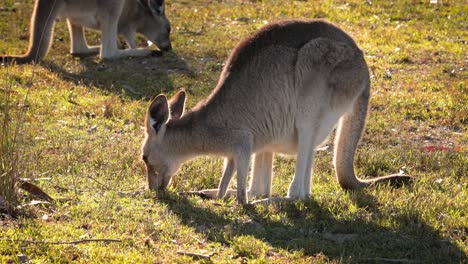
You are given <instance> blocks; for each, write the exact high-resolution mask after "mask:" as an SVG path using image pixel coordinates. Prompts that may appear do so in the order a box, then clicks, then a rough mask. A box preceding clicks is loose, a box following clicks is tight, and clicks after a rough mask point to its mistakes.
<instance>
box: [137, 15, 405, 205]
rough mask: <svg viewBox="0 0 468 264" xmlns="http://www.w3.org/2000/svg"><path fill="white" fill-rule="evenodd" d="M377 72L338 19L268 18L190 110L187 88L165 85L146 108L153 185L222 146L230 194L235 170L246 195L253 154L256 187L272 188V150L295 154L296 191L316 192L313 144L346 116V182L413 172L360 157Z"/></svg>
mask: <svg viewBox="0 0 468 264" xmlns="http://www.w3.org/2000/svg"><path fill="white" fill-rule="evenodd" d="M369 89H370V81H369V73H368V68H367V65H366V62H365V60H364V57H363V53H362V51H361V50H360V49H359V48H358V47H357V46H356V44H355V42H354V41H353V39H352V38H351V37H350V36H349V35H348V34H346V33H345V32H343V31H342V30H341V29H339V28H338V27H336V26H334V25H332V24H330V23H328V22H325V21H320V20H286V21H280V22H275V23H271V24H268V25H266V26H265V27H263V28H262V29H260V30H259V31H258V32H256V33H255V34H253V35H252V36H251V37H249V38H247V39H245V40H244V41H242V42H240V43H239V44H238V45H237V47H236V48H235V49H234V50H233V52H232V53H231V55H230V57H229V58H228V60H227V62H226V64H225V67H224V69H223V71H222V73H221V76H220V79H219V82H218V85H217V86H216V88H215V89H214V90H213V92H212V93H211V94H210V95H209V96H208V98H206V99H205V100H204V101H202V102H200V103H199V104H198V105H197V106H196V107H194V108H193V109H192V110H191V111H189V112H188V113H184V103H185V93H184V92H179V93H178V94H176V95H175V96H174V98H172V99H171V100H169V101H168V100H167V99H166V96H164V95H159V96H157V97H156V98H155V99H154V100H153V102H152V103H151V104H150V106H149V108H148V111H147V114H146V131H145V139H144V143H143V147H142V152H143V160H144V161H145V163H146V166H147V172H148V181H149V188H150V189H158V190H164V189H165V188H166V186H167V185H168V184H169V182H170V179H171V177H172V175H174V174H175V173H176V172H177V170H178V169H179V167H180V165H181V164H182V163H183V162H185V161H187V160H189V159H192V158H194V157H196V156H198V155H218V156H223V157H224V158H225V160H224V172H223V176H222V178H221V182H220V184H219V189H216V190H206V193H208V194H211V195H212V194H213V193H214V192H216V193H217V197H218V198H221V197H224V196H225V195H226V192H227V188H228V185H229V182H230V180H231V178H232V176H233V174H234V171H236V172H237V199H238V201H239V203H242V204H246V203H248V197H247V190H246V178H247V172H248V168H249V160H250V157H251V155H252V154H254V157H253V166H252V172H251V183H250V189H249V191H248V194H249V195H253V196H258V195H264V196H267V197H270V195H271V181H272V165H273V153H282V154H293V155H296V154H297V162H296V170H295V175H294V179H293V180H292V182H291V184H290V186H289V191H288V197H289V198H291V199H306V198H308V197H309V194H310V181H311V170H312V161H313V158H314V151H315V149H316V148H317V147H318V146H320V144H321V143H323V141H324V140H325V139H326V138H327V135H328V134H329V133H330V132H331V131H332V129H333V128H334V127H335V126H336V124H338V128H337V132H336V133H337V136H336V140H335V156H334V165H335V169H336V177H337V179H338V182H339V183H340V185H341V186H342V187H343V188H345V189H359V188H362V187H365V186H368V185H370V184H372V183H377V182H386V181H390V182H399V181H401V180H408V179H410V178H411V177H409V176H407V175H389V176H385V177H378V178H373V179H369V180H362V179H359V178H357V177H356V175H355V173H354V167H353V161H354V154H355V151H356V147H357V144H358V141H359V140H360V137H361V134H362V131H363V128H364V125H365V121H366V115H367V109H368V103H369Z"/></svg>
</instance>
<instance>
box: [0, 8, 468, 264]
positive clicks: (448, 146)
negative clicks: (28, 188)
mask: <svg viewBox="0 0 468 264" xmlns="http://www.w3.org/2000/svg"><path fill="white" fill-rule="evenodd" d="M31 5H32V2H31V3H23V2H17V1H12V0H6V1H4V3H2V4H0V10H1V11H0V36H2V37H1V41H0V53H2V54H3V53H12V54H19V53H22V52H24V51H25V50H26V48H27V41H26V40H27V34H28V31H27V28H28V23H29V19H30V18H29V16H30V12H31ZM1 8H3V9H1ZM12 9H14V10H15V12H12V11H11V10H12ZM167 13H168V16H169V18H170V19H171V21H172V28H173V30H172V32H173V35H172V41H173V46H174V51H173V52H171V53H169V54H165V55H164V56H163V57H157V58H143V59H126V60H119V61H106V62H101V61H99V59H98V58H96V57H89V58H84V59H79V58H74V57H72V56H70V55H69V54H68V50H69V37H68V32H67V30H66V25H65V23H63V22H60V23H58V24H57V27H56V30H55V37H54V44H53V48H52V50H51V51H50V52H49V54H48V55H47V56H46V59H45V61H44V62H43V63H42V64H41V65H40V66H36V68H34V67H33V66H31V65H24V66H13V67H5V66H0V80H6V81H8V82H9V83H10V84H11V89H13V90H14V91H15V92H17V93H18V96H24V95H25V94H26V92H27V89H29V87H31V90H30V95H29V96H28V100H27V103H28V105H29V107H28V112H27V116H26V117H25V123H24V126H25V128H26V129H25V130H24V131H23V134H22V138H24V140H23V143H24V144H23V147H24V148H23V149H24V157H27V158H26V159H24V171H23V172H22V173H23V174H24V173H26V175H22V176H21V177H24V178H31V179H36V180H38V181H35V182H34V183H35V184H37V185H38V186H39V187H41V188H43V189H44V190H45V191H46V192H47V193H48V194H50V195H51V196H53V197H54V198H56V199H57V202H56V203H55V204H53V205H35V206H27V207H25V208H23V209H22V210H23V212H24V213H23V214H20V216H19V218H18V219H12V218H10V217H8V216H6V215H0V219H1V222H0V262H8V261H18V255H25V256H27V257H28V258H29V259H30V260H32V261H33V262H35V263H36V262H37V263H51V262H56V263H63V262H78V263H90V262H93V263H107V262H128V263H154V262H165V263H172V262H179V263H187V262H190V261H194V260H193V259H192V258H191V257H188V256H183V255H180V254H178V253H177V251H186V252H195V253H200V254H209V253H215V254H214V255H213V256H212V257H211V260H212V261H213V262H214V263H218V262H221V263H231V262H233V263H239V262H243V261H249V262H254V263H272V262H273V263H275V262H276V263H291V262H294V263H296V262H297V263H310V262H316V263H328V262H332V263H348V262H354V263H363V262H379V259H380V260H382V259H391V260H402V261H405V260H407V261H419V262H423V263H463V262H466V261H467V257H466V255H467V253H468V242H467V240H466V237H467V232H468V230H467V228H466V227H467V226H468V217H467V215H466V208H468V190H467V189H468V184H467V181H466V176H467V168H468V158H467V151H468V147H467V146H468V137H467V119H466V117H467V116H468V106H467V103H466V102H468V91H467V88H466V87H467V84H466V80H467V79H468V78H467V77H468V73H467V69H466V65H467V61H468V57H467V53H466V44H467V43H466V41H467V39H468V33H467V31H466V28H467V27H468V22H467V21H466V14H467V13H468V7H467V5H466V4H463V1H459V2H457V1H438V4H430V3H429V1H364V2H363V1H241V0H228V1H201V0H196V1H185V0H180V1H179V0H174V1H168V2H167ZM4 14H6V15H4ZM293 17H294V18H297V17H301V18H325V19H328V20H330V21H332V22H334V23H336V24H337V25H339V26H340V27H342V28H343V29H344V30H346V31H347V32H349V33H350V34H351V35H352V36H353V37H354V38H355V40H356V42H357V43H358V45H359V46H360V47H361V48H362V49H363V50H364V52H365V54H366V60H367V62H368V64H369V68H370V73H371V76H372V77H371V81H372V99H371V108H370V109H371V112H370V116H369V119H368V124H367V127H366V132H365V134H364V135H363V139H362V142H361V144H360V148H359V151H358V153H357V157H356V167H357V168H356V169H357V173H358V174H359V175H362V176H363V177H364V176H366V177H372V176H377V175H384V174H389V173H397V172H399V171H400V170H404V171H406V172H407V173H409V174H412V175H415V177H416V181H415V183H414V184H413V186H406V187H403V188H401V189H391V188H390V187H388V186H381V187H379V188H370V189H367V190H363V191H360V192H345V191H343V190H342V189H341V188H340V187H339V186H338V184H337V183H336V180H335V179H334V177H335V176H334V171H333V167H332V164H331V161H332V151H331V149H332V148H331V146H330V147H329V148H328V149H327V150H325V151H321V152H319V153H318V154H317V155H316V162H315V164H314V173H313V187H312V190H311V193H312V198H311V199H310V200H308V201H304V202H294V203H278V204H271V205H257V206H255V207H253V208H242V207H240V206H238V205H237V203H236V202H235V199H227V200H225V201H224V200H223V201H210V200H203V199H201V198H199V197H185V196H182V195H179V194H177V193H178V192H183V191H190V190H200V189H204V188H215V187H216V186H217V184H218V181H219V178H220V174H221V170H222V161H221V159H219V158H211V157H200V158H197V159H195V160H193V161H191V162H190V163H188V164H186V165H185V166H183V167H182V169H181V171H180V172H179V173H178V175H177V176H176V178H175V179H174V182H173V185H172V187H171V190H170V192H169V194H168V195H167V196H166V197H164V198H161V199H156V198H154V194H151V193H149V192H147V191H145V185H146V178H145V170H144V165H143V164H142V163H141V162H140V161H139V157H140V149H139V148H140V144H141V141H142V136H143V133H142V128H141V126H142V125H143V116H144V113H145V110H146V107H147V105H148V103H149V100H150V98H152V97H153V96H155V95H157V94H159V93H162V92H163V93H166V94H168V95H169V96H171V95H173V94H175V93H176V92H177V91H178V90H180V89H185V90H186V91H187V93H188V100H189V101H188V107H191V106H193V105H195V104H196V103H197V102H198V101H199V100H200V99H202V98H204V97H205V96H207V95H208V94H209V93H210V92H211V90H212V89H213V88H214V87H215V85H216V83H217V79H218V76H219V73H220V71H221V69H222V66H223V63H224V60H225V59H226V58H227V56H228V54H229V52H230V51H231V49H232V48H233V47H234V46H235V45H236V43H237V42H238V41H239V40H241V39H242V38H244V37H246V36H248V35H249V34H250V33H252V32H254V31H255V30H257V29H258V28H260V27H261V26H263V25H264V24H265V23H267V22H269V21H273V20H277V19H283V18H293ZM90 38H91V42H92V43H98V41H99V40H98V35H96V34H95V33H91V34H90ZM33 71H34V72H35V73H34V77H33V78H32V80H31V76H32V74H33ZM3 83H4V82H2V86H1V87H0V88H2V89H4V88H6V87H3ZM0 93H1V91H0ZM329 145H330V144H329ZM439 147H440V148H439ZM442 147H443V148H442ZM437 148H439V150H437ZM432 149H435V150H436V151H433V152H432V151H431V150H432ZM440 149H442V150H440ZM294 166H295V162H294V160H291V159H288V158H284V157H276V158H275V162H274V172H275V178H274V182H273V192H274V195H276V196H284V195H286V192H287V189H288V185H289V183H290V181H291V179H292V175H293V173H294ZM2 188H3V186H2ZM19 198H20V203H21V204H24V203H26V202H28V201H30V200H31V199H32V198H31V197H30V196H28V195H27V193H24V192H21V193H20V195H19ZM96 238H114V239H119V240H121V242H118V243H103V242H95V243H87V244H84V243H83V244H76V245H66V244H65V245H56V244H31V243H29V242H27V241H31V240H32V241H46V242H58V241H62V242H67V241H76V240H83V239H96ZM347 239H348V240H347Z"/></svg>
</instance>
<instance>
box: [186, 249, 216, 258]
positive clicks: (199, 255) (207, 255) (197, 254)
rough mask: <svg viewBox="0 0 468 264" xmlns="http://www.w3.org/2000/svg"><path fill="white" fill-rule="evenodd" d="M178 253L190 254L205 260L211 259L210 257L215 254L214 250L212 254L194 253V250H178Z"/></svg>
mask: <svg viewBox="0 0 468 264" xmlns="http://www.w3.org/2000/svg"><path fill="white" fill-rule="evenodd" d="M177 254H179V255H183V256H189V257H192V258H194V259H204V260H210V258H211V257H212V256H213V255H214V254H215V253H214V252H212V253H210V254H200V253H194V252H187V251H181V250H179V251H177Z"/></svg>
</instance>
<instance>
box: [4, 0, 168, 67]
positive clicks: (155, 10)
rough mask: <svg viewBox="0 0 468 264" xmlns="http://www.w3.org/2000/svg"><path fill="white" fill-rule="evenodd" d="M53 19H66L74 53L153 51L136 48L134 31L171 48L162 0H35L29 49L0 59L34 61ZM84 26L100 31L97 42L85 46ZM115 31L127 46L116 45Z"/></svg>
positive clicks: (104, 55)
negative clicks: (95, 44) (98, 41)
mask: <svg viewBox="0 0 468 264" xmlns="http://www.w3.org/2000/svg"><path fill="white" fill-rule="evenodd" d="M56 19H66V20H67V24H68V30H69V32H70V41H71V44H70V46H71V47H70V53H72V54H74V55H86V54H97V53H99V54H100V56H101V58H103V59H112V58H120V57H128V56H147V55H150V54H152V51H151V50H150V49H147V48H137V45H136V43H135V34H136V33H140V34H142V35H144V36H145V37H146V38H147V39H148V40H149V41H151V42H153V43H154V44H156V46H158V47H159V49H160V50H162V51H166V50H170V49H171V41H170V38H169V35H170V30H171V27H170V23H169V20H168V19H167V17H166V15H165V10H164V0H36V2H35V5H34V10H33V14H32V16H31V26H30V37H29V48H28V51H27V52H26V53H25V54H24V55H21V56H8V55H4V56H0V62H1V61H3V62H6V63H8V62H11V61H14V62H16V63H18V64H22V63H30V62H36V63H37V62H39V61H40V60H41V59H43V58H44V57H45V55H46V54H47V52H48V50H49V47H50V46H51V44H52V37H53V29H54V22H55V20H56ZM84 28H90V29H95V30H98V31H100V32H101V45H100V46H91V47H90V46H88V44H87V42H86V39H85V36H84ZM118 34H122V35H123V37H124V39H125V41H126V43H127V45H128V46H129V48H128V49H125V50H121V49H119V48H118V47H117V35H118Z"/></svg>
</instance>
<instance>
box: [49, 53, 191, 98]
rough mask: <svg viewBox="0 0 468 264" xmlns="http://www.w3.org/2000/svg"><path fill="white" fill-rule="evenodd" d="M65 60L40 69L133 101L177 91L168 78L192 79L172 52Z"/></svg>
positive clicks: (185, 65)
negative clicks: (142, 55)
mask: <svg viewBox="0 0 468 264" xmlns="http://www.w3.org/2000/svg"><path fill="white" fill-rule="evenodd" d="M69 56H71V55H69ZM69 59H70V58H67V62H66V63H65V65H61V64H59V63H60V62H58V63H57V62H56V61H54V60H45V61H43V62H42V65H43V66H44V67H45V68H47V69H48V70H50V71H52V72H55V73H57V74H58V76H59V77H60V78H62V79H63V80H66V81H70V82H73V83H74V84H76V85H82V86H89V87H97V88H98V89H100V90H103V91H106V92H111V93H115V94H118V95H125V96H127V97H129V98H131V99H135V100H139V99H142V98H151V97H153V96H154V95H157V94H159V93H162V92H164V93H166V92H171V91H172V90H174V89H178V88H179V87H174V83H173V81H172V80H171V78H170V75H171V74H182V75H185V76H188V77H190V78H192V77H194V73H193V72H192V70H191V69H190V68H189V66H188V65H187V63H186V62H185V60H184V59H182V58H181V57H179V56H178V54H177V53H176V52H175V51H170V52H164V53H158V55H157V56H149V57H142V58H122V59H115V60H98V59H97V57H96V56H85V57H72V58H71V59H70V60H69Z"/></svg>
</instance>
